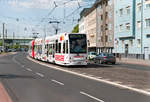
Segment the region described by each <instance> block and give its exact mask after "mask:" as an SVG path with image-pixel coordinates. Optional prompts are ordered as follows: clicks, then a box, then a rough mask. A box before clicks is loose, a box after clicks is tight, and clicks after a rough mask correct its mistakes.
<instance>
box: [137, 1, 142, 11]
mask: <svg viewBox="0 0 150 102" xmlns="http://www.w3.org/2000/svg"><path fill="white" fill-rule="evenodd" d="M141 9H142V5H141V3H138V4H137V11H138V12H141Z"/></svg>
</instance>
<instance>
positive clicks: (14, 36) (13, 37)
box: [12, 32, 15, 46]
mask: <svg viewBox="0 0 150 102" xmlns="http://www.w3.org/2000/svg"><path fill="white" fill-rule="evenodd" d="M14 37H15V32H13V42H12V45H13V46H14Z"/></svg>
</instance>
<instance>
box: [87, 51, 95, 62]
mask: <svg viewBox="0 0 150 102" xmlns="http://www.w3.org/2000/svg"><path fill="white" fill-rule="evenodd" d="M95 57H96V52H89V53H88V59H89V60H93V59H94V58H95Z"/></svg>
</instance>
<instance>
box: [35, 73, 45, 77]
mask: <svg viewBox="0 0 150 102" xmlns="http://www.w3.org/2000/svg"><path fill="white" fill-rule="evenodd" d="M36 74H37V75H39V76H40V77H44V75H43V74H41V73H36Z"/></svg>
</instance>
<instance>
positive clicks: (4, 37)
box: [3, 23, 5, 52]
mask: <svg viewBox="0 0 150 102" xmlns="http://www.w3.org/2000/svg"><path fill="white" fill-rule="evenodd" d="M3 52H5V23H3Z"/></svg>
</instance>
